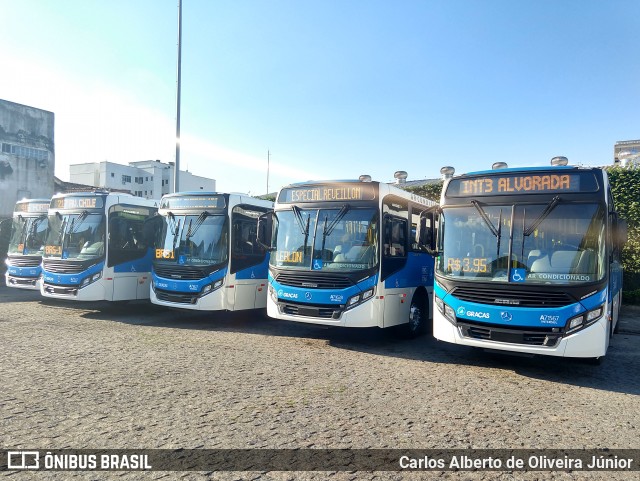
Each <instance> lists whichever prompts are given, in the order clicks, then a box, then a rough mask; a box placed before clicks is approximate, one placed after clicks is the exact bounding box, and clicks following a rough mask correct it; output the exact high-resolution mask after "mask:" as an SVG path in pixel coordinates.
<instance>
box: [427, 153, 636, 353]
mask: <svg viewBox="0 0 640 481" xmlns="http://www.w3.org/2000/svg"><path fill="white" fill-rule="evenodd" d="M441 209H442V210H441V213H440V221H439V242H438V244H439V248H438V250H439V256H438V261H437V262H436V280H435V287H434V291H435V306H434V331H433V332H434V336H435V337H436V338H437V339H440V340H442V341H446V342H452V343H456V344H462V345H467V346H475V347H480V348H485V349H493V350H501V351H511V352H518V353H524V354H540V355H548V356H566V357H577V358H592V359H594V360H598V359H601V358H602V357H603V356H604V355H605V354H606V352H607V348H608V346H609V339H610V337H611V336H612V335H613V333H614V332H615V331H616V330H617V322H618V314H619V310H620V300H621V289H622V269H621V262H620V251H621V249H622V245H623V243H624V241H625V237H626V234H625V233H626V224H625V222H624V221H623V220H621V219H619V218H618V215H617V213H616V211H615V207H614V205H613V197H612V195H611V191H610V188H609V184H608V180H607V176H606V172H604V171H603V170H601V169H595V168H577V167H569V166H564V165H559V166H555V167H551V168H548V167H536V168H534V167H532V168H528V169H508V168H500V169H497V170H492V171H485V172H478V173H473V174H466V175H462V176H457V177H453V178H452V179H450V180H448V181H447V182H446V183H445V186H444V188H443V194H442V201H441Z"/></svg>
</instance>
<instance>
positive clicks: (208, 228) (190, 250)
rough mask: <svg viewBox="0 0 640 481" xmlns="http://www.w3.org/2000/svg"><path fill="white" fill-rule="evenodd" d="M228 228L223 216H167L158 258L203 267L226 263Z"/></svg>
mask: <svg viewBox="0 0 640 481" xmlns="http://www.w3.org/2000/svg"><path fill="white" fill-rule="evenodd" d="M228 231H229V227H228V222H227V218H226V216H224V215H210V214H208V213H206V212H203V213H202V214H200V215H184V216H183V215H173V214H172V215H168V216H166V217H165V221H164V224H163V228H162V233H161V236H160V243H159V245H158V248H159V249H162V251H161V252H163V253H162V254H161V255H160V256H159V257H158V255H157V256H156V258H157V259H162V260H165V261H175V262H177V263H178V264H180V265H191V266H202V265H213V264H219V263H223V262H226V261H227V259H228V257H229V254H228V251H229V240H228V237H229V234H228Z"/></svg>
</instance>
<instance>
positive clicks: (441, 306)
mask: <svg viewBox="0 0 640 481" xmlns="http://www.w3.org/2000/svg"><path fill="white" fill-rule="evenodd" d="M433 299H434V301H435V303H436V307H437V308H438V311H440V314H442V315H443V316H444V317H445V318H446V319H447V321H449V322H450V323H451V324H453V325H454V326H455V325H456V313H455V311H454V310H453V308H452V307H451V306H449V304H445V302H444V301H443V300H442V299H440V298H439V297H438V296H435V295H434V296H433Z"/></svg>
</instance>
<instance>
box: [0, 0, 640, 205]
mask: <svg viewBox="0 0 640 481" xmlns="http://www.w3.org/2000/svg"><path fill="white" fill-rule="evenodd" d="M177 13H178V9H177V0H56V1H51V0H20V1H15V0H0V18H1V19H2V27H1V28H0V62H1V63H2V69H1V71H0V72H1V73H0V98H2V99H5V100H10V101H13V102H18V103H22V104H26V105H30V106H33V107H38V108H42V109H45V110H50V111H52V112H54V113H55V116H56V117H55V122H56V128H55V137H56V138H55V142H56V174H57V175H58V176H59V177H60V178H62V179H68V178H69V168H68V166H69V164H72V163H80V162H100V161H104V160H108V161H112V162H117V163H123V164H125V163H128V162H131V161H138V160H146V159H160V160H162V161H164V162H169V161H173V160H174V159H175V112H176V102H175V93H176V63H177V62H176V60H177V46H176V45H177ZM181 120H182V122H181V124H182V129H181V130H182V136H181V145H182V150H181V167H182V168H183V169H187V168H188V170H189V171H190V172H192V173H194V174H196V175H203V176H207V177H213V178H215V179H216V180H217V182H218V184H217V186H218V190H219V191H234V192H250V193H252V194H263V193H265V191H266V189H267V151H270V152H271V162H270V166H271V168H270V178H269V190H270V191H275V190H277V189H278V188H279V187H281V186H282V185H284V184H287V183H290V182H298V181H304V180H309V179H349V178H357V177H358V176H359V175H360V174H370V175H371V176H372V177H373V179H374V180H380V181H392V180H393V173H394V171H396V170H406V171H408V173H409V180H412V179H421V178H436V177H439V169H440V167H442V166H443V165H452V166H454V167H455V168H456V171H457V172H458V173H461V172H465V171H470V170H477V169H480V168H485V167H489V166H490V165H491V164H492V163H493V162H495V161H506V162H508V163H509V165H510V166H516V165H546V164H548V162H549V159H550V158H551V157H553V156H555V155H565V156H567V157H568V158H569V160H570V162H572V163H581V164H585V165H604V164H608V163H610V162H611V161H612V157H613V145H614V143H615V142H616V141H618V140H630V139H638V138H640V1H638V0H607V1H601V0H536V1H533V0H532V1H524V0H522V1H515V0H505V1H503V0H486V1H478V0H437V1H433V0H419V1H417V0H416V1H414V0H404V1H403V0H400V1H390V0H386V1H377V0H349V1H346V0H322V1H311V0H308V1H305V0H262V1H258V0H183V40H182V111H181Z"/></svg>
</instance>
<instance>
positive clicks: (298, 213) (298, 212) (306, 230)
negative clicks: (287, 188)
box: [291, 205, 311, 255]
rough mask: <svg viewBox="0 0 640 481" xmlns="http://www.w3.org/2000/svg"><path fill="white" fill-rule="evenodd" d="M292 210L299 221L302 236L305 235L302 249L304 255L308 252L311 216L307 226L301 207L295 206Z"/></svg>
mask: <svg viewBox="0 0 640 481" xmlns="http://www.w3.org/2000/svg"><path fill="white" fill-rule="evenodd" d="M291 210H293V214H294V215H295V217H296V220H297V221H298V225H299V226H300V230H301V231H302V235H304V245H303V247H302V249H303V250H302V253H303V255H304V253H305V252H307V243H308V242H309V222H310V220H311V215H309V216H307V222H306V224H305V222H304V219H303V218H302V211H301V210H300V207H298V206H297V205H294V206H293V207H291Z"/></svg>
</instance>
